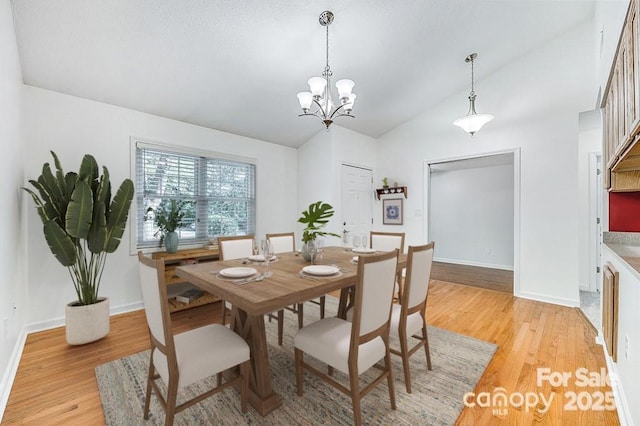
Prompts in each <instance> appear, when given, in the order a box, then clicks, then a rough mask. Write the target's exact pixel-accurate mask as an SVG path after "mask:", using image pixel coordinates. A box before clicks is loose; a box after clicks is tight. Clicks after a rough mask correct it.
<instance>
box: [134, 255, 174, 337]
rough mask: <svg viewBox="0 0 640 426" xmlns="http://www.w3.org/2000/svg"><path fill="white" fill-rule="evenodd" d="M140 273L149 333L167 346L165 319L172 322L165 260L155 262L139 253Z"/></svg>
mask: <svg viewBox="0 0 640 426" xmlns="http://www.w3.org/2000/svg"><path fill="white" fill-rule="evenodd" d="M138 260H139V262H138V271H139V274H140V286H141V288H142V301H143V303H144V312H145V316H146V318H147V325H148V326H149V332H150V333H151V335H152V336H153V338H154V339H156V340H157V341H158V342H160V344H162V345H163V346H166V344H167V342H166V336H165V327H164V321H163V318H165V317H166V320H168V321H171V318H170V315H169V314H168V312H166V307H165V304H166V302H165V300H166V299H167V286H166V285H165V284H164V273H163V272H162V271H164V260H162V259H159V260H153V259H151V258H149V257H147V256H145V255H144V254H142V252H138Z"/></svg>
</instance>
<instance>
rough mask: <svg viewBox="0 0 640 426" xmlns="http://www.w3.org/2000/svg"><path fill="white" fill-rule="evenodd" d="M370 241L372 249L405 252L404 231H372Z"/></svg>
mask: <svg viewBox="0 0 640 426" xmlns="http://www.w3.org/2000/svg"><path fill="white" fill-rule="evenodd" d="M369 242H370V244H371V248H372V249H376V250H379V251H392V250H395V249H398V250H399V251H400V253H404V232H381V231H371V234H370V238H369Z"/></svg>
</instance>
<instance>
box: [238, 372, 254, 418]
mask: <svg viewBox="0 0 640 426" xmlns="http://www.w3.org/2000/svg"><path fill="white" fill-rule="evenodd" d="M240 374H242V395H241V396H240V408H241V409H242V412H243V413H246V412H247V401H248V400H249V375H250V374H251V362H250V361H245V362H243V363H242V364H240Z"/></svg>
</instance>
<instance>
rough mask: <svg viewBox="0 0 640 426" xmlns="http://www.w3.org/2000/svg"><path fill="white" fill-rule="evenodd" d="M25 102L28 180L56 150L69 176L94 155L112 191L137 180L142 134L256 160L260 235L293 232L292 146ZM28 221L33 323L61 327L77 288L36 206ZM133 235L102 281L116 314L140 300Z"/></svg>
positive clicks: (88, 104)
mask: <svg viewBox="0 0 640 426" xmlns="http://www.w3.org/2000/svg"><path fill="white" fill-rule="evenodd" d="M24 96H25V98H24V101H25V116H24V143H25V145H26V149H28V152H29V154H30V155H29V156H28V157H27V159H26V161H25V173H26V176H28V177H29V178H35V177H37V176H38V175H39V174H40V170H41V168H42V164H43V163H44V162H47V161H51V156H50V154H49V151H50V150H53V151H55V152H56V153H57V154H58V157H59V158H60V161H61V163H62V166H63V168H64V169H65V171H70V170H77V168H78V167H79V165H80V161H81V159H82V156H83V155H84V154H86V153H91V154H92V155H94V156H95V157H96V160H97V161H98V163H99V164H100V165H106V166H107V167H108V168H109V172H110V175H111V181H112V184H113V185H114V186H117V185H119V184H120V182H121V181H122V180H123V179H124V178H127V177H130V178H132V179H134V181H135V177H134V176H130V161H132V159H131V158H129V157H130V141H129V138H130V137H131V136H136V137H140V138H143V139H146V140H155V141H159V142H164V143H170V144H174V145H183V146H188V147H191V148H195V149H200V150H207V151H212V152H220V153H224V154H230V155H238V156H244V157H248V158H255V159H257V163H256V170H257V174H258V176H259V179H258V180H257V200H256V204H257V224H256V228H257V235H258V236H261V235H264V234H265V233H266V232H271V231H273V232H276V231H280V230H289V229H292V228H293V227H294V226H295V221H296V219H297V216H296V211H297V204H296V194H297V193H298V187H297V167H296V162H297V160H296V150H295V149H293V148H289V147H284V146H280V145H275V144H271V143H266V142H263V141H259V140H255V139H250V138H247V137H242V136H237V135H233V134H229V133H224V132H220V131H215V130H211V129H206V128H203V127H198V126H194V125H190V124H186V123H182V122H178V121H173V120H168V119H165V118H160V117H157V116H153V115H149V114H143V113H140V112H136V111H132V110H128V109H124V108H119V107H116V106H112V105H107V104H103V103H99V102H94V101H88V100H85V99H80V98H77V97H73V96H67V95H62V94H59V93H56V92H51V91H47V90H42V89H38V88H34V87H29V86H25V89H24ZM133 208H134V205H132V209H133ZM132 212H133V210H132ZM27 218H28V230H29V240H28V257H27V261H28V264H29V276H28V280H27V285H28V288H29V294H30V297H31V300H30V305H29V313H30V317H29V322H30V323H42V326H48V325H51V322H52V321H53V322H54V323H55V322H59V320H60V318H62V316H63V313H64V306H65V304H66V303H68V302H70V301H72V300H74V299H75V298H74V291H73V285H72V284H71V280H70V278H69V275H68V272H67V270H66V268H63V267H62V266H61V265H60V264H59V263H58V262H57V261H56V260H55V258H54V257H53V255H52V254H51V253H50V252H49V249H48V247H47V245H46V243H45V240H44V238H43V235H42V230H41V228H42V225H41V222H40V219H39V218H38V217H37V214H36V211H35V208H34V206H33V202H29V208H28V211H27ZM130 231H131V227H129V229H128V231H125V235H124V238H123V241H122V244H121V246H120V248H119V249H118V250H117V251H116V252H115V253H113V254H112V255H110V256H109V257H108V259H107V262H106V266H105V270H104V275H103V277H102V284H101V287H100V293H101V295H103V296H108V297H109V298H110V299H111V306H112V311H118V310H123V309H127V307H129V306H137V303H138V302H139V301H140V300H141V294H140V290H139V285H138V277H137V260H136V258H135V257H134V256H132V255H131V254H130V252H129V250H128V248H129V243H130V237H131V233H130Z"/></svg>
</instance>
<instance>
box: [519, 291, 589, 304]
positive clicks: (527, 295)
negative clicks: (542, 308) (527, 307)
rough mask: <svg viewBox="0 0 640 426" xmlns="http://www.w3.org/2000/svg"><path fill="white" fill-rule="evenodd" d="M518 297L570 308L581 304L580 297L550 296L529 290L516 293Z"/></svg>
mask: <svg viewBox="0 0 640 426" xmlns="http://www.w3.org/2000/svg"><path fill="white" fill-rule="evenodd" d="M514 296H516V297H522V298H523V299H530V300H535V301H536V302H545V303H552V304H554V305H561V306H568V307H570V308H577V307H579V306H580V300H579V299H565V298H562V297H549V296H545V295H542V294H538V293H529V292H526V291H525V292H517V293H515V294H514Z"/></svg>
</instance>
